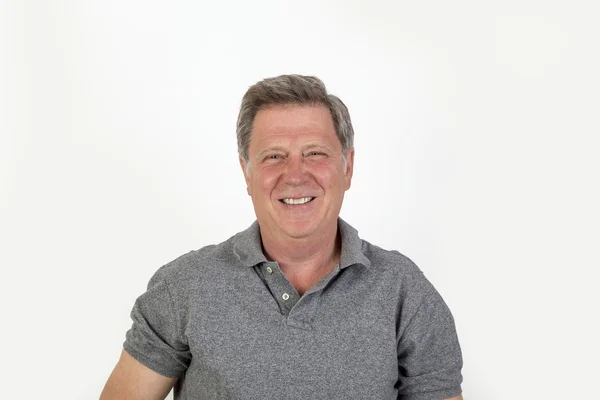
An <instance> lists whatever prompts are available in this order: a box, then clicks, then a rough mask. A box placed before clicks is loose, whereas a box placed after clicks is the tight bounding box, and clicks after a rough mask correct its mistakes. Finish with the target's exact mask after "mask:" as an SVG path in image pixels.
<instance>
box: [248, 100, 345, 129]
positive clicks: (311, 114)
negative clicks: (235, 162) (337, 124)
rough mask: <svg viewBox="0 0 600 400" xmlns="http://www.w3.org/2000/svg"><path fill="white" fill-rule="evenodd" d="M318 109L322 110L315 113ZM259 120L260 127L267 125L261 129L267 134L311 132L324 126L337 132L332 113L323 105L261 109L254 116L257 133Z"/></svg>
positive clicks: (254, 126) (254, 127)
mask: <svg viewBox="0 0 600 400" xmlns="http://www.w3.org/2000/svg"><path fill="white" fill-rule="evenodd" d="M316 110H319V111H322V112H319V113H315V111H316ZM269 111H276V112H269ZM323 111H324V112H323ZM257 121H260V125H261V127H260V128H262V125H266V128H262V129H259V132H261V133H265V134H277V133H279V132H281V133H282V134H289V133H310V132H311V131H313V132H314V131H322V129H323V128H325V129H327V130H330V129H331V131H333V132H334V133H335V128H334V126H333V118H332V116H331V113H330V112H329V109H328V108H327V107H325V106H323V105H309V106H297V105H287V106H277V107H268V108H264V109H261V110H260V111H259V112H258V113H257V114H256V117H255V118H254V123H253V129H252V133H253V134H255V133H257V130H256V128H257V124H256V123H257Z"/></svg>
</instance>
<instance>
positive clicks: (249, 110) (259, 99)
mask: <svg viewBox="0 0 600 400" xmlns="http://www.w3.org/2000/svg"><path fill="white" fill-rule="evenodd" d="M318 104H321V105H323V106H325V107H327V108H328V109H329V112H330V113H331V118H332V120H333V127H334V129H335V133H336V135H337V137H338V139H339V140H340V143H341V144H342V154H343V157H344V164H345V161H346V152H347V151H348V150H351V149H353V148H354V129H353V128H352V121H351V120H350V114H349V113H348V108H347V107H346V105H345V104H344V103H343V102H342V101H341V100H340V99H339V98H338V97H337V96H334V95H333V94H329V93H327V89H326V87H325V84H324V83H323V81H321V80H320V79H319V78H317V77H316V76H304V75H280V76H276V77H273V78H266V79H263V80H262V81H260V82H257V83H255V84H254V85H252V86H250V88H249V89H248V91H247V92H246V94H245V95H244V97H243V98H242V104H241V106H240V113H239V115H238V120H237V128H236V133H237V143H238V154H239V156H240V158H241V159H242V160H244V162H245V163H246V164H247V163H248V161H249V160H248V159H249V154H248V151H249V150H248V149H249V147H250V139H251V135H252V126H253V123H254V118H255V117H256V114H257V113H258V112H259V111H260V110H262V109H265V108H268V107H271V106H278V105H281V106H286V105H300V106H303V105H318Z"/></svg>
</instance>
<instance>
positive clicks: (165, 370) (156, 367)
mask: <svg viewBox="0 0 600 400" xmlns="http://www.w3.org/2000/svg"><path fill="white" fill-rule="evenodd" d="M123 349H124V350H125V351H126V352H127V353H128V354H129V355H130V356H132V357H133V358H135V359H136V360H137V361H139V362H140V363H142V364H143V365H145V366H146V367H148V368H150V369H151V370H152V371H154V372H156V373H158V374H160V375H162V376H166V377H167V378H175V379H177V378H179V377H180V376H181V372H182V371H179V370H174V369H171V368H169V367H166V366H164V365H162V364H159V363H157V362H156V361H154V360H152V359H151V358H149V357H147V356H145V355H144V354H143V353H141V352H139V351H137V350H136V349H135V348H133V347H131V346H129V345H128V344H127V343H125V344H124V345H123Z"/></svg>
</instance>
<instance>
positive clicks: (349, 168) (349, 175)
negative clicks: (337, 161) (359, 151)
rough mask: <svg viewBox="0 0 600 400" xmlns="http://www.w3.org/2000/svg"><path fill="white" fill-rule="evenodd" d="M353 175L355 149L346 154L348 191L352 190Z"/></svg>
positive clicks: (345, 176)
mask: <svg viewBox="0 0 600 400" xmlns="http://www.w3.org/2000/svg"><path fill="white" fill-rule="evenodd" d="M353 173H354V149H350V150H348V152H347V153H346V173H345V174H344V180H345V183H346V190H348V189H350V184H351V183H352V174H353Z"/></svg>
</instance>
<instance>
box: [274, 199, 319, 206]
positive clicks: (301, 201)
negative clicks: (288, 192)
mask: <svg viewBox="0 0 600 400" xmlns="http://www.w3.org/2000/svg"><path fill="white" fill-rule="evenodd" d="M314 199H315V198H314V197H300V198H299V199H280V200H279V201H281V202H282V203H284V204H288V205H297V204H306V203H309V202H311V201H313V200H314Z"/></svg>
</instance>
